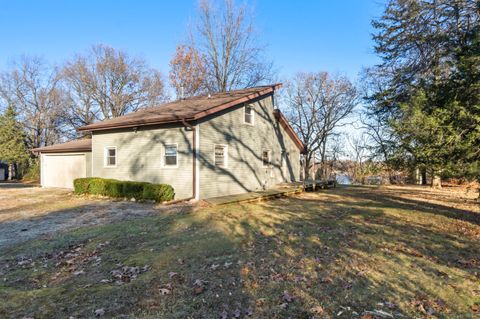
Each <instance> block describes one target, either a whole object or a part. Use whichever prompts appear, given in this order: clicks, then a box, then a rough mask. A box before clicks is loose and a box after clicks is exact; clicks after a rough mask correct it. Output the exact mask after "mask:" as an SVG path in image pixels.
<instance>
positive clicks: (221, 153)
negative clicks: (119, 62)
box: [213, 144, 227, 167]
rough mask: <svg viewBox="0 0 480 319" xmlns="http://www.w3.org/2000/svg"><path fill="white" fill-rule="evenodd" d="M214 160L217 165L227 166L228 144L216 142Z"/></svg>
mask: <svg viewBox="0 0 480 319" xmlns="http://www.w3.org/2000/svg"><path fill="white" fill-rule="evenodd" d="M213 162H214V165H215V166H219V167H227V146H226V145H218V144H215V146H214V158H213Z"/></svg>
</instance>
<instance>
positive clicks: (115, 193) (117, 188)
mask: <svg viewBox="0 0 480 319" xmlns="http://www.w3.org/2000/svg"><path fill="white" fill-rule="evenodd" d="M123 183H125V182H122V181H117V180H115V179H109V180H107V182H106V183H105V191H104V194H103V195H105V196H110V197H125V195H124V193H123Z"/></svg>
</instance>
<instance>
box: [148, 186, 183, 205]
mask: <svg viewBox="0 0 480 319" xmlns="http://www.w3.org/2000/svg"><path fill="white" fill-rule="evenodd" d="M174 197H175V192H174V190H173V187H172V186H170V185H167V184H148V185H145V186H144V188H143V198H144V199H150V200H154V201H156V202H164V201H169V200H172V199H173V198H174Z"/></svg>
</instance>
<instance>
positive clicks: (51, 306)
mask: <svg viewBox="0 0 480 319" xmlns="http://www.w3.org/2000/svg"><path fill="white" fill-rule="evenodd" d="M450 195H451V194H449V193H448V192H444V191H431V190H430V189H426V188H417V187H415V188H409V187H382V188H373V187H348V188H338V189H332V190H328V191H325V192H321V193H305V194H301V195H298V196H296V197H292V198H283V199H278V200H273V201H268V202H262V203H255V204H254V203H250V204H234V205H226V206H218V207H207V208H203V209H200V210H198V211H193V210H191V209H189V208H186V209H183V210H181V211H178V212H176V213H166V214H158V215H156V216H150V217H143V218H137V219H133V220H129V221H125V222H120V223H112V224H109V225H102V226H95V227H85V228H82V229H78V230H75V231H72V232H68V233H65V234H63V235H62V236H59V237H57V238H53V239H48V240H40V241H39V240H35V241H31V242H28V243H25V244H23V245H17V246H15V247H13V248H10V249H9V250H7V251H4V253H3V255H2V256H0V279H3V280H0V299H1V300H2V301H4V302H3V303H1V304H0V317H20V318H21V317H23V316H30V317H34V318H52V317H67V318H68V317H69V316H74V317H77V318H84V317H92V316H94V313H95V310H99V309H103V311H104V315H103V317H108V318H113V317H115V318H119V317H124V318H236V317H240V318H243V317H246V316H248V317H250V318H361V317H363V318H381V317H382V316H384V317H385V316H387V314H388V315H391V316H393V317H394V318H477V317H478V316H479V307H480V288H479V287H480V275H479V274H480V259H479V258H480V257H479V253H478V252H479V251H480V215H479V213H478V207H476V206H475V205H476V204H475V202H474V201H471V200H470V199H468V198H466V197H462V195H458V194H457V195H455V198H457V199H456V200H454V198H453V197H451V196H450ZM452 196H453V195H452ZM147 265H148V267H146V268H144V267H145V266H147ZM132 267H133V268H132ZM135 267H139V268H135ZM132 274H133V276H132Z"/></svg>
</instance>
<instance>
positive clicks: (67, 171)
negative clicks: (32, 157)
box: [33, 139, 92, 188]
mask: <svg viewBox="0 0 480 319" xmlns="http://www.w3.org/2000/svg"><path fill="white" fill-rule="evenodd" d="M33 151H34V152H36V153H38V154H39V155H40V180H41V184H42V187H60V188H73V180H74V179H76V178H81V177H89V176H91V160H92V143H91V140H90V139H84V140H76V141H71V142H67V143H63V144H56V145H51V146H46V147H42V148H37V149H34V150H33Z"/></svg>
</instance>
